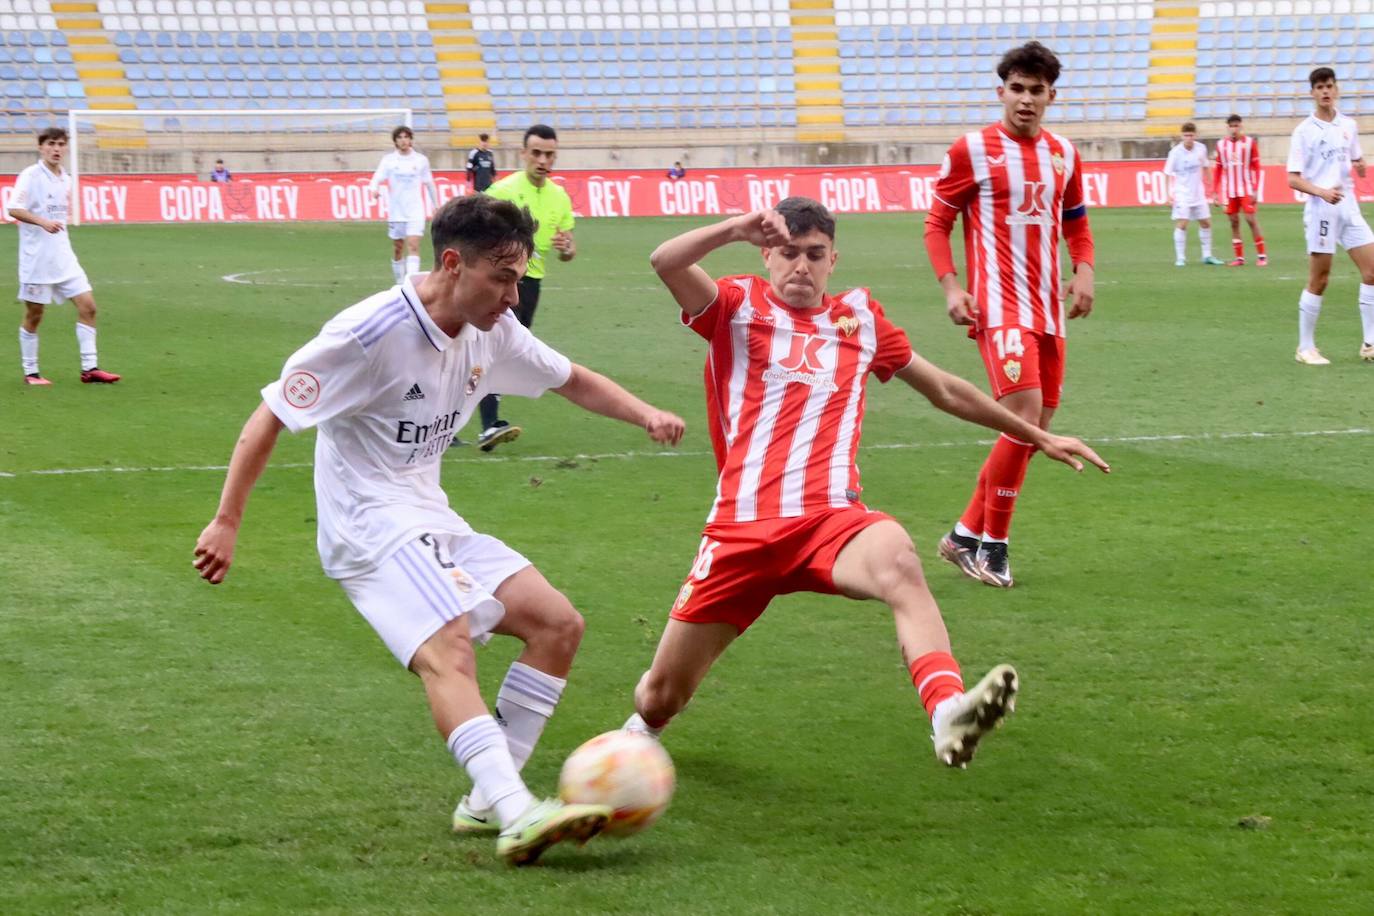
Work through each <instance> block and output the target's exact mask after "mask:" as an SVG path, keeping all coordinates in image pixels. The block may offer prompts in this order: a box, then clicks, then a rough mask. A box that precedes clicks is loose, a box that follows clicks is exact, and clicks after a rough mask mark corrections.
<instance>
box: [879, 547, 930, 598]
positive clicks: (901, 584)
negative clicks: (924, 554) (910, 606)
mask: <svg viewBox="0 0 1374 916" xmlns="http://www.w3.org/2000/svg"><path fill="white" fill-rule="evenodd" d="M875 579H876V580H877V586H878V592H879V594H880V595H881V596H882V597H883V598H884V599H885V600H887V601H888V602H889V603H891V602H892V601H893V600H895V599H896V598H897V596H898V595H899V594H900V593H901V592H902V591H904V590H905V589H908V588H911V587H913V586H915V587H917V588H925V587H926V574H925V568H924V567H923V566H922V565H921V558H920V557H918V556H917V555H916V548H914V547H912V546H910V545H908V546H905V547H902V548H901V549H899V550H897V551H896V552H895V553H894V554H893V555H892V557H891V558H890V560H889V562H887V563H884V564H883V565H882V567H881V568H880V569H879V570H878V572H877V575H876V576H875Z"/></svg>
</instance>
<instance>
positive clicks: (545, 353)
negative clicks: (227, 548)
mask: <svg viewBox="0 0 1374 916" xmlns="http://www.w3.org/2000/svg"><path fill="white" fill-rule="evenodd" d="M423 276H424V274H416V275H415V276H414V277H410V278H407V279H406V281H405V282H404V283H403V284H401V285H400V286H394V287H392V288H391V289H389V290H387V291H385V292H382V293H378V294H377V295H375V296H371V297H370V298H367V299H364V300H363V301H362V302H360V303H358V304H357V305H354V306H352V307H351V308H348V309H345V310H344V311H342V312H340V313H339V314H338V315H337V316H335V317H334V318H333V319H331V320H330V321H329V322H328V323H327V324H325V326H324V328H323V329H322V330H321V331H320V333H319V336H317V337H316V338H315V339H314V340H312V341H310V342H309V343H307V344H306V345H305V346H303V347H301V348H300V349H299V350H297V351H296V352H295V353H293V354H292V355H291V357H290V359H288V360H287V361H286V366H285V368H283V369H282V374H281V378H280V379H278V380H277V381H275V382H272V383H271V384H270V385H268V386H266V387H265V388H263V389H262V398H263V401H265V402H266V403H267V406H268V407H269V408H270V409H271V411H272V412H273V413H274V414H276V415H277V418H278V419H280V420H281V421H282V423H283V424H285V425H286V428H287V429H289V430H291V431H292V432H300V431H301V430H303V429H308V428H310V427H312V426H314V427H318V430H319V433H318V438H317V439H316V441H315V501H316V504H317V510H318V511H317V516H316V517H317V518H318V521H319V537H318V542H319V550H320V562H321V563H322V564H323V565H324V571H325V574H326V575H328V576H331V577H333V578H336V579H340V578H345V577H348V576H353V575H358V574H360V573H363V572H368V571H371V570H373V569H375V568H376V567H377V565H378V564H380V563H381V562H382V561H384V560H386V559H387V557H389V556H390V555H391V554H392V553H393V552H394V551H395V550H396V549H397V548H398V547H400V546H401V545H402V544H404V543H406V542H408V541H410V540H412V539H414V538H416V537H419V536H420V535H421V534H425V533H432V534H439V533H447V534H459V535H464V534H470V533H471V532H472V528H471V527H469V525H468V523H467V522H465V521H464V520H463V519H462V518H460V517H459V516H458V515H457V514H456V513H455V512H454V511H453V510H452V509H451V508H449V504H448V496H447V495H446V494H445V493H444V490H443V488H442V487H441V486H440V485H439V460H440V458H441V456H442V455H443V453H444V451H445V450H447V449H448V447H449V445H450V444H451V443H452V442H453V439H454V437H455V436H456V435H457V433H458V431H459V430H460V429H462V428H463V425H464V424H465V423H467V421H468V418H469V417H470V416H472V414H473V412H474V411H475V410H477V404H478V402H479V401H481V400H482V398H483V397H485V396H486V395H488V394H491V393H498V394H517V395H523V396H525V397H538V396H539V395H541V394H543V393H544V392H545V391H547V390H548V389H550V388H557V387H559V386H561V385H563V384H565V383H566V382H567V381H568V378H569V377H570V375H571V373H572V364H571V363H570V362H569V361H568V359H567V357H565V356H563V355H562V354H561V353H558V352H557V351H555V350H553V349H552V348H550V347H549V346H547V345H546V344H544V343H543V342H541V341H540V340H538V339H537V338H535V337H534V335H532V334H531V333H530V332H529V331H528V330H526V329H525V328H524V327H523V326H522V325H521V324H520V322H518V321H517V320H516V319H515V316H514V314H512V313H510V312H507V313H506V314H504V315H502V316H501V319H500V320H499V321H497V322H496V325H495V327H493V328H492V329H491V330H490V331H479V330H478V329H477V328H475V327H473V326H472V325H464V327H463V329H462V330H461V331H460V332H459V334H458V336H457V337H448V336H446V335H445V334H444V333H443V332H442V331H440V330H439V328H438V326H436V325H435V324H434V322H433V321H432V320H431V319H430V317H429V314H428V313H427V312H426V311H425V309H424V307H423V306H422V305H421V304H420V297H419V296H418V295H417V294H416V292H415V286H414V282H413V281H415V280H417V279H419V278H421V277H423Z"/></svg>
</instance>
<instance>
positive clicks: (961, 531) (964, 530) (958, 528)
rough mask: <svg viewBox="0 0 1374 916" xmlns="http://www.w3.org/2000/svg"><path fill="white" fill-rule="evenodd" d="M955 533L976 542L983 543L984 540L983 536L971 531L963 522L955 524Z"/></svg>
mask: <svg viewBox="0 0 1374 916" xmlns="http://www.w3.org/2000/svg"><path fill="white" fill-rule="evenodd" d="M954 533H955V534H957V535H959V537H961V538H973V539H974V540H975V541H981V540H982V539H983V535H982V534H981V533H980V532H977V531H970V530H969V529H968V526H967V525H965V524H964V523H963V521H962V520H960V521H957V522H955V523H954Z"/></svg>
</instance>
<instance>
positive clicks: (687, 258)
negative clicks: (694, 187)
mask: <svg viewBox="0 0 1374 916" xmlns="http://www.w3.org/2000/svg"><path fill="white" fill-rule="evenodd" d="M791 237H792V236H791V234H790V233H788V231H787V222H786V221H785V220H784V219H783V218H782V216H781V215H779V214H778V212H777V211H776V210H755V211H754V212H753V213H745V214H741V215H740V216H732V217H730V218H729V219H726V220H721V221H720V222H718V223H716V224H714V225H711V226H702V227H701V228H700V229H693V230H692V231H691V232H684V233H683V234H682V235H678V236H674V237H673V238H670V239H669V240H668V241H666V242H664V243H663V244H662V245H659V246H658V247H657V248H655V249H654V253H653V254H651V255H649V264H650V265H651V266H652V267H653V269H654V272H655V273H657V274H658V278H659V279H660V280H662V281H663V285H664V286H666V287H668V291H669V292H670V293H672V294H673V298H674V299H676V300H677V304H678V305H679V306H681V307H682V310H683V311H684V312H686V313H687V314H688V315H699V314H701V313H702V312H703V311H705V309H706V307H707V306H708V305H710V304H711V303H712V302H714V301H716V283H715V281H714V280H712V279H711V275H710V274H708V273H707V272H706V271H704V270H702V269H701V267H700V264H699V262H700V261H701V260H702V258H704V257H706V256H707V255H708V254H710V253H711V252H713V251H715V250H716V249H717V248H721V247H723V246H725V245H729V244H730V243H731V242H745V243H747V244H750V245H753V246H755V247H757V248H772V247H774V246H777V245H782V244H784V243H786V242H787V241H788V240H789V239H790V238H791Z"/></svg>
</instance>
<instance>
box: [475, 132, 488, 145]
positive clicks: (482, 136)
mask: <svg viewBox="0 0 1374 916" xmlns="http://www.w3.org/2000/svg"><path fill="white" fill-rule="evenodd" d="M477 139H478V140H481V141H482V142H483V143H486V142H487V141H488V140H490V139H491V135H490V134H478V135H477Z"/></svg>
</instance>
